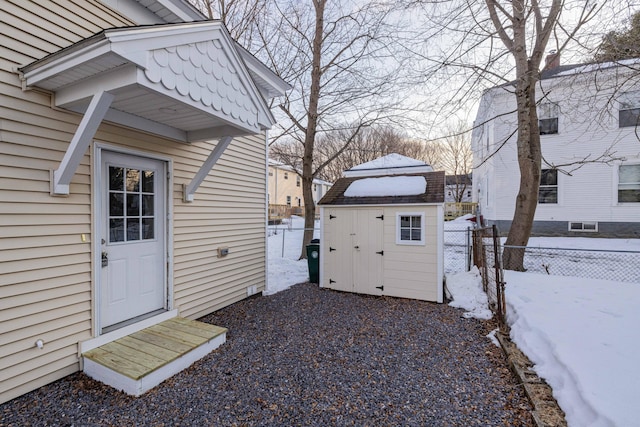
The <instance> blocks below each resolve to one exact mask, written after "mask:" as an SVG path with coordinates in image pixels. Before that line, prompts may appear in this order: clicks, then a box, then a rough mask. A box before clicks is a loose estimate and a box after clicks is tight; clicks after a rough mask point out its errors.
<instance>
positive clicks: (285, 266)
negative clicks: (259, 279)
mask: <svg viewBox="0 0 640 427" xmlns="http://www.w3.org/2000/svg"><path fill="white" fill-rule="evenodd" d="M286 221H287V222H285V223H283V224H281V225H277V226H269V241H268V247H269V254H268V259H269V267H268V278H267V280H268V283H267V290H266V291H264V292H263V294H264V295H272V294H275V293H277V292H280V291H283V290H285V289H288V288H290V287H291V286H293V285H295V284H296V283H303V282H306V281H308V280H309V269H308V267H307V260H306V259H302V260H298V258H300V251H301V250H302V235H303V234H304V218H301V217H297V216H293V217H291V218H290V219H288V220H286ZM318 227H319V225H317V221H316V228H318ZM319 235H320V231H319V230H316V231H315V234H314V237H315V238H317V237H319ZM283 247H284V252H283V251H282V248H283ZM283 255H284V256H283Z"/></svg>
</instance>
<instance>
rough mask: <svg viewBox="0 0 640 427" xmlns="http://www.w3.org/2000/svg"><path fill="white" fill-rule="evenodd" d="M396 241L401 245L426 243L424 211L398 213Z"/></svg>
mask: <svg viewBox="0 0 640 427" xmlns="http://www.w3.org/2000/svg"><path fill="white" fill-rule="evenodd" d="M396 224H397V226H396V243H397V244H399V245H424V244H425V238H424V235H425V229H424V226H425V224H424V214H423V213H397V214H396Z"/></svg>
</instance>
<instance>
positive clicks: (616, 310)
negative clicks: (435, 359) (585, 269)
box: [505, 271, 640, 427]
mask: <svg viewBox="0 0 640 427" xmlns="http://www.w3.org/2000/svg"><path fill="white" fill-rule="evenodd" d="M505 278H506V281H507V285H506V299H507V320H508V322H509V324H510V325H511V338H512V339H513V341H514V342H515V343H516V344H517V345H518V347H519V348H520V349H521V350H522V351H524V353H525V354H526V355H527V356H528V357H529V359H531V361H532V362H533V363H534V364H535V367H534V369H535V370H536V372H537V373H538V374H539V375H540V376H541V377H542V378H544V379H545V380H546V381H547V382H548V383H549V385H551V387H552V388H553V394H554V397H555V398H556V399H557V401H558V403H559V405H560V407H561V408H562V409H563V410H564V411H565V413H566V418H567V422H568V424H569V426H570V427H571V426H580V427H582V426H631V425H637V422H638V419H640V405H638V396H640V394H639V393H638V390H637V385H638V384H639V383H640V364H638V354H640V328H639V327H638V326H639V325H640V310H638V307H640V285H638V284H626V283H619V282H611V281H604V280H595V279H584V278H571V277H559V276H544V275H539V274H531V273H518V272H513V271H505Z"/></svg>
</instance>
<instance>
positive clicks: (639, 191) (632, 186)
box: [618, 164, 640, 203]
mask: <svg viewBox="0 0 640 427" xmlns="http://www.w3.org/2000/svg"><path fill="white" fill-rule="evenodd" d="M638 202H640V164H639V165H620V168H619V169H618V203H638Z"/></svg>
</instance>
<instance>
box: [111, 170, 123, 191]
mask: <svg viewBox="0 0 640 427" xmlns="http://www.w3.org/2000/svg"><path fill="white" fill-rule="evenodd" d="M109 190H112V191H122V190H124V168H117V167H113V166H110V167H109Z"/></svg>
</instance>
